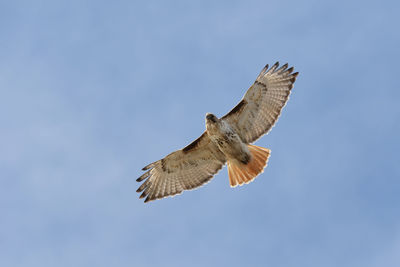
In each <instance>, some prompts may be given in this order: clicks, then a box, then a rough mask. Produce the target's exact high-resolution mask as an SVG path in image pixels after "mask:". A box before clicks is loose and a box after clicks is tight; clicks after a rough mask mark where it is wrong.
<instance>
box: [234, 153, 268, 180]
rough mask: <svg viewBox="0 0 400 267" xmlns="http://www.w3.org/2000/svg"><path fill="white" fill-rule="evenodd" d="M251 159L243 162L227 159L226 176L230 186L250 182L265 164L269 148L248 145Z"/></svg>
mask: <svg viewBox="0 0 400 267" xmlns="http://www.w3.org/2000/svg"><path fill="white" fill-rule="evenodd" d="M248 148H249V150H250V154H251V159H250V161H249V163H247V164H243V163H238V162H236V161H232V160H228V176H229V183H230V185H231V187H236V186H238V185H243V184H248V183H250V182H252V181H253V180H254V179H255V178H256V177H257V176H258V175H259V174H260V173H262V172H263V170H264V168H265V167H266V166H267V162H268V158H269V155H270V153H271V150H269V149H268V148H263V147H259V146H255V145H248Z"/></svg>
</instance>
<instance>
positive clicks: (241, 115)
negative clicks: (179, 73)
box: [137, 62, 298, 202]
mask: <svg viewBox="0 0 400 267" xmlns="http://www.w3.org/2000/svg"><path fill="white" fill-rule="evenodd" d="M278 66H279V63H278V62H277V63H275V64H274V65H273V66H272V67H271V68H270V69H268V65H267V66H265V68H264V69H263V70H262V71H261V73H260V74H259V75H258V77H257V79H256V81H255V82H254V84H253V85H252V86H251V87H250V88H249V90H247V92H246V94H245V95H244V97H243V99H242V100H241V101H240V102H239V104H238V105H237V106H235V108H233V109H232V110H231V111H230V112H229V113H228V114H226V115H225V116H223V117H222V118H221V119H218V118H216V117H215V116H214V115H212V114H207V116H206V131H205V132H204V133H203V134H202V135H201V136H200V137H199V138H198V139H196V140H195V141H193V142H192V143H191V144H189V145H188V146H186V147H185V148H183V149H181V150H178V151H175V152H173V153H171V154H169V155H168V156H166V157H165V158H163V159H161V160H158V161H156V162H153V163H151V164H149V165H147V166H146V167H144V168H143V170H144V171H146V172H145V173H144V174H143V175H142V176H140V177H139V178H138V179H137V181H138V182H142V181H144V182H143V184H142V185H141V186H140V187H139V188H138V190H137V192H142V194H141V195H140V198H146V199H145V202H148V201H151V200H155V199H160V198H164V197H167V196H174V195H177V194H180V193H181V192H182V191H184V190H190V189H194V188H197V187H199V186H201V185H204V184H205V183H207V182H209V181H210V180H211V178H212V177H213V176H214V175H215V174H216V173H217V172H218V171H219V170H220V169H221V168H222V167H223V166H224V164H225V163H226V162H227V161H228V162H232V160H234V161H237V162H238V164H239V163H242V164H247V163H248V162H249V159H250V157H251V155H250V154H249V153H250V152H249V149H248V147H250V146H249V145H248V144H250V143H252V142H254V141H255V140H257V139H258V138H260V137H261V136H262V135H264V134H265V133H267V132H268V131H269V130H270V129H271V128H272V126H273V125H274V124H275V123H276V121H277V120H278V117H279V115H280V113H281V110H282V108H283V107H284V106H285V104H286V102H287V100H288V98H289V94H290V90H291V89H292V88H293V83H294V82H295V80H296V77H297V75H298V73H297V72H296V73H292V72H293V67H292V68H289V69H288V65H287V64H285V65H283V66H282V67H280V68H278ZM214 117H215V118H214ZM214 120H215V122H214ZM252 150H254V151H256V152H257V151H258V152H257V153H267V154H265V155H264V157H263V160H265V161H266V160H268V157H269V150H268V149H264V148H259V147H255V146H253V148H252ZM260 155H261V154H260ZM265 164H266V162H265ZM265 164H264V165H263V166H262V168H264V166H265ZM256 168H257V167H256ZM261 171H262V169H261ZM257 172H258V173H259V170H257ZM258 173H257V175H258ZM250 178H251V179H250ZM254 178H255V176H254V177H249V180H248V181H245V180H244V181H243V183H247V182H249V181H252V180H253V179H254ZM231 185H232V182H231Z"/></svg>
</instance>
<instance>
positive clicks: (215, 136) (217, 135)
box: [206, 114, 251, 164]
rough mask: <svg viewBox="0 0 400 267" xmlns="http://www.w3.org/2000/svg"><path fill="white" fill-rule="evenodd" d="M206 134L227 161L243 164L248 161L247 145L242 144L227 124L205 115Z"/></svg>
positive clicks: (249, 156) (249, 155)
mask: <svg viewBox="0 0 400 267" xmlns="http://www.w3.org/2000/svg"><path fill="white" fill-rule="evenodd" d="M209 115H210V116H209ZM206 132H207V135H208V137H209V138H210V139H211V141H212V142H213V143H214V144H215V145H216V146H218V148H219V150H220V151H221V152H222V153H223V154H224V155H225V157H226V159H227V160H231V161H236V162H237V163H243V164H247V163H248V162H249V161H250V158H251V154H250V151H249V149H248V147H247V145H246V144H245V143H243V141H242V139H240V137H239V135H238V134H237V133H236V132H235V130H233V128H232V127H231V126H230V125H229V123H228V122H226V121H224V120H220V119H218V118H217V117H216V116H215V115H213V114H207V115H206Z"/></svg>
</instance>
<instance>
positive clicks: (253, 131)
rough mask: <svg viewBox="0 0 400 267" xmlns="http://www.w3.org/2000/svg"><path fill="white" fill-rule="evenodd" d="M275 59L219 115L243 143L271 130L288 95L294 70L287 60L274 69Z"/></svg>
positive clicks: (293, 79) (277, 63)
mask: <svg viewBox="0 0 400 267" xmlns="http://www.w3.org/2000/svg"><path fill="white" fill-rule="evenodd" d="M278 66H279V62H276V63H275V64H274V65H273V66H272V67H271V68H270V69H268V65H266V66H265V68H264V69H263V70H262V71H261V73H260V74H259V75H258V77H257V79H256V81H255V82H254V84H253V85H252V86H251V87H250V88H249V90H247V92H246V94H245V95H244V97H243V99H242V100H241V101H240V102H239V104H238V105H237V106H236V107H235V108H233V109H232V110H231V111H230V112H229V113H228V114H226V115H225V116H224V117H222V119H224V120H226V121H227V122H228V123H229V124H230V125H231V126H232V127H233V128H234V130H235V131H236V132H237V133H238V134H239V136H240V138H241V139H242V141H243V142H245V143H252V142H254V141H255V140H257V139H258V138H260V137H261V136H262V135H264V134H265V133H267V132H268V131H269V130H271V128H272V126H274V124H275V122H276V121H277V120H278V117H279V115H280V114H281V110H282V108H283V107H284V106H285V104H286V102H287V100H288V99H289V94H290V90H291V89H292V88H293V83H294V82H295V80H296V77H297V75H298V72H296V73H292V72H293V67H291V68H289V69H288V68H287V67H288V64H285V65H283V66H282V67H280V68H279V69H278Z"/></svg>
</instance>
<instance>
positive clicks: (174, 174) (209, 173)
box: [136, 132, 226, 202]
mask: <svg viewBox="0 0 400 267" xmlns="http://www.w3.org/2000/svg"><path fill="white" fill-rule="evenodd" d="M225 162H226V159H225V156H224V154H223V153H222V152H221V151H220V150H219V149H218V147H217V146H216V145H215V144H214V143H213V142H211V140H210V138H209V137H208V135H207V133H206V132H204V133H203V134H202V135H201V136H200V137H199V138H198V139H196V140H195V141H193V142H192V143H191V144H190V145H188V146H186V147H185V148H183V149H181V150H178V151H175V152H173V153H171V154H169V155H168V156H166V157H165V158H163V159H161V160H158V161H156V162H153V163H151V164H149V165H147V166H146V167H144V168H143V170H144V171H146V170H147V172H145V173H144V174H143V175H142V176H140V177H139V178H138V179H137V180H136V181H138V182H141V181H143V180H145V179H147V180H145V181H144V183H143V184H142V185H141V186H140V187H139V188H138V190H136V192H138V193H139V192H142V191H143V193H142V194H141V195H140V198H144V197H146V199H145V201H144V202H148V201H151V200H156V199H159V198H164V197H167V196H174V195H177V194H180V193H181V192H182V191H183V190H190V189H194V188H197V187H199V186H201V185H203V184H205V183H207V182H208V181H210V180H211V178H212V177H213V176H214V174H216V173H217V172H218V171H219V170H220V169H221V168H222V166H224V164H225Z"/></svg>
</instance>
